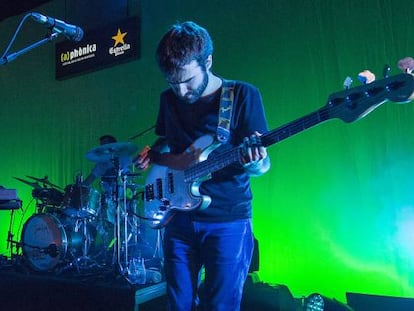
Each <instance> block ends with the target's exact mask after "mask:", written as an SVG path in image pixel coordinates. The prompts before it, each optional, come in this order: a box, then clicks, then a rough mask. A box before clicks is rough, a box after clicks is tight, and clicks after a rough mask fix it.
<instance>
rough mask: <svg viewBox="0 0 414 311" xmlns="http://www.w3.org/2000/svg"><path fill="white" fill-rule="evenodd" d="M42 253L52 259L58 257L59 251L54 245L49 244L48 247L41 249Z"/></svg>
mask: <svg viewBox="0 0 414 311" xmlns="http://www.w3.org/2000/svg"><path fill="white" fill-rule="evenodd" d="M43 252H44V253H45V254H46V255H49V256H50V257H53V258H55V257H57V256H58V255H59V250H58V248H57V245H56V244H55V243H52V244H49V246H48V247H45V248H43Z"/></svg>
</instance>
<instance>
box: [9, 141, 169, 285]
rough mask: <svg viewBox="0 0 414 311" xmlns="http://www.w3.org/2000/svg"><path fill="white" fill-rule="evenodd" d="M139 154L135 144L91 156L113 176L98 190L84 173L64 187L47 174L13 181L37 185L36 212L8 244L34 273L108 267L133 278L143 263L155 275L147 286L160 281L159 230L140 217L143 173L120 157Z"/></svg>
mask: <svg viewBox="0 0 414 311" xmlns="http://www.w3.org/2000/svg"><path fill="white" fill-rule="evenodd" d="M136 151H137V147H136V146H135V145H134V144H132V143H129V142H128V143H125V142H116V143H110V144H105V145H101V146H99V147H96V148H94V149H91V150H90V151H88V152H87V154H86V159H88V160H89V161H92V162H94V163H95V165H96V164H100V163H110V166H111V167H112V169H111V170H110V171H111V175H110V176H101V182H100V187H101V188H102V189H101V190H100V191H98V190H96V189H94V188H93V187H91V186H90V185H87V184H85V183H84V182H83V178H82V176H81V175H80V174H79V175H77V176H76V181H75V183H73V184H70V185H67V186H66V187H65V188H61V187H59V186H57V185H55V184H53V183H51V182H50V181H49V180H48V177H47V176H46V177H44V178H37V177H33V176H26V177H27V178H29V179H30V180H26V179H22V178H17V177H14V178H15V179H17V180H19V181H21V182H23V183H25V184H27V185H30V186H32V187H33V191H32V196H33V198H34V199H35V200H36V207H37V211H36V212H35V213H34V214H33V215H32V216H31V217H29V218H28V220H27V221H26V222H25V223H24V225H23V229H22V233H21V240H20V241H17V242H16V241H8V242H12V243H15V244H16V245H17V249H18V251H19V248H20V249H21V253H22V255H23V256H22V257H23V258H24V260H25V262H27V263H28V264H29V266H30V268H31V269H33V270H35V271H40V272H54V273H58V274H61V273H63V272H66V271H75V272H77V273H82V272H85V271H86V272H88V271H91V270H92V269H93V270H94V271H95V270H96V269H97V268H98V269H99V268H104V269H108V268H109V269H112V270H114V269H115V270H117V272H120V273H121V274H122V275H124V276H125V277H126V279H127V280H130V279H131V278H130V277H129V273H130V271H131V270H130V264H131V262H134V263H135V262H136V261H137V260H143V262H145V266H146V268H150V269H151V271H152V276H153V279H148V280H147V282H159V281H161V270H162V259H163V256H162V250H161V232H160V230H154V229H152V228H150V227H149V226H148V225H147V224H146V222H145V220H144V217H142V215H143V214H144V212H143V207H142V194H143V188H144V187H143V186H141V185H140V184H139V183H137V182H136V181H137V180H138V179H139V178H140V177H141V176H140V174H137V173H131V172H130V170H129V169H126V167H125V166H123V165H120V162H121V160H120V159H122V158H128V159H129V163H131V157H132V155H133V154H134V153H135V152H136ZM129 167H131V165H130V166H129ZM131 171H133V169H132V170H131ZM157 271H158V272H157ZM154 272H157V273H158V274H157V273H155V274H154Z"/></svg>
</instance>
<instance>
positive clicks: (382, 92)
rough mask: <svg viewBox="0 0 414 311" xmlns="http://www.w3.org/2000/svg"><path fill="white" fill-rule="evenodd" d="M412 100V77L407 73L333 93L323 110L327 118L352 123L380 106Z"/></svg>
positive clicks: (413, 80)
mask: <svg viewBox="0 0 414 311" xmlns="http://www.w3.org/2000/svg"><path fill="white" fill-rule="evenodd" d="M413 98H414V76H413V75H412V74H408V73H402V74H398V75H395V76H392V77H388V78H384V79H381V80H377V81H374V82H372V83H369V84H365V85H361V86H358V87H354V88H350V89H346V90H344V91H341V92H336V93H333V94H331V95H330V96H329V98H328V103H327V104H326V106H325V107H324V108H323V109H324V110H325V111H324V113H325V112H326V113H327V114H328V115H329V118H339V119H341V120H342V121H344V122H353V121H355V120H358V119H360V118H363V117H364V116H366V115H367V114H368V113H370V112H371V111H373V110H374V109H375V108H377V107H378V106H380V105H381V104H383V103H385V102H387V101H391V102H394V103H407V102H409V101H411V100H412V99H413Z"/></svg>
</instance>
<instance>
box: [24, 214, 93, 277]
mask: <svg viewBox="0 0 414 311" xmlns="http://www.w3.org/2000/svg"><path fill="white" fill-rule="evenodd" d="M85 231H87V230H85ZM85 241H86V242H85ZM90 242H91V238H90V235H89V233H88V232H87V234H86V237H85V233H84V232H83V224H82V225H81V227H77V226H73V227H72V225H71V226H69V225H67V226H66V227H65V226H64V225H63V224H62V222H61V221H60V220H59V219H58V218H57V217H55V216H53V215H50V214H36V215H33V216H31V217H30V218H29V219H28V220H27V222H26V223H25V224H24V226H23V230H22V236H21V244H22V250H23V255H24V256H25V258H26V259H27V261H28V262H29V264H30V266H31V267H32V268H33V269H34V270H36V271H51V270H53V269H54V268H55V267H56V266H57V265H58V264H59V263H63V262H64V259H65V258H67V257H69V254H70V255H71V256H72V257H73V258H74V257H75V256H81V255H82V252H83V250H84V248H85V244H87V245H86V247H87V248H89V244H90ZM73 258H68V259H73Z"/></svg>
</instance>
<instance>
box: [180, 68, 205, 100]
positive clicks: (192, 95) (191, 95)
mask: <svg viewBox="0 0 414 311" xmlns="http://www.w3.org/2000/svg"><path fill="white" fill-rule="evenodd" d="M207 84H208V74H207V72H206V71H203V81H202V82H201V84H200V85H199V86H198V87H197V88H196V89H195V90H192V91H191V92H188V93H187V94H185V95H184V96H180V97H179V100H180V102H182V103H184V104H194V103H195V102H196V101H198V100H199V99H200V97H201V95H202V94H203V92H204V91H205V89H206V88H207Z"/></svg>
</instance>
